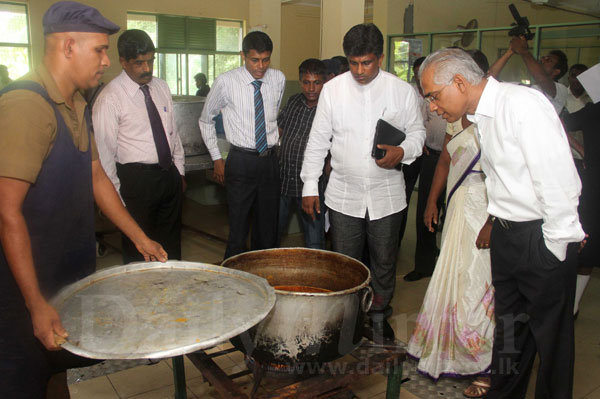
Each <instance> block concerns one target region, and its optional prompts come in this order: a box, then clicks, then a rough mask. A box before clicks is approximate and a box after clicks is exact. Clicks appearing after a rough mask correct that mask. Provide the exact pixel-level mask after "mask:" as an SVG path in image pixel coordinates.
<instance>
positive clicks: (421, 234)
mask: <svg viewBox="0 0 600 399" xmlns="http://www.w3.org/2000/svg"><path fill="white" fill-rule="evenodd" d="M421 158H422V161H421V174H420V177H419V196H418V197H417V215H416V224H417V248H416V249H415V271H417V272H419V273H421V274H423V275H430V274H432V273H433V269H434V268H435V258H436V257H437V256H438V254H439V252H440V251H439V249H438V247H437V242H436V233H435V232H433V233H432V232H430V231H429V230H428V229H427V226H425V222H424V221H423V215H424V214H425V208H426V207H427V197H428V196H429V191H430V190H431V183H432V182H433V175H434V173H435V167H436V165H437V162H438V159H440V153H439V151H434V150H432V149H429V155H427V154H425V153H423V155H422V156H421ZM443 197H444V196H443V195H440V198H438V211H439V214H441V207H442V204H443Z"/></svg>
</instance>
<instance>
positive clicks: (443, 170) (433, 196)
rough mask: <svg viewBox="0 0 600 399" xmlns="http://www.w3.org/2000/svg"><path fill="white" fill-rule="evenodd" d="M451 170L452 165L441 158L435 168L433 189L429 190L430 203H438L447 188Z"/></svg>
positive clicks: (428, 200) (428, 198)
mask: <svg viewBox="0 0 600 399" xmlns="http://www.w3.org/2000/svg"><path fill="white" fill-rule="evenodd" d="M449 170H450V164H449V163H448V162H446V161H445V160H444V159H443V158H442V157H440V159H439V161H438V163H437V166H436V167H435V173H434V175H433V181H432V182H431V189H430V190H429V196H428V197H427V202H428V203H432V204H435V203H437V200H438V198H439V197H440V195H441V194H442V191H444V188H445V187H446V180H447V179H448V171H449Z"/></svg>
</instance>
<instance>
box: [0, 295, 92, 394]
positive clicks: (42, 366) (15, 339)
mask: <svg viewBox="0 0 600 399" xmlns="http://www.w3.org/2000/svg"><path fill="white" fill-rule="evenodd" d="M0 314H1V315H2V317H1V320H0V330H1V334H0V397H2V398H7V399H8V398H10V399H43V398H45V397H46V384H47V383H48V379H49V378H50V377H51V376H52V375H54V374H57V373H60V372H63V371H65V370H67V369H69V368H78V367H87V366H91V365H93V364H96V363H99V362H101V360H93V359H86V358H83V357H80V356H77V355H74V354H72V353H71V352H67V351H66V350H64V349H63V350H60V351H57V352H50V351H48V350H46V349H45V348H44V347H43V345H42V344H41V343H40V341H39V340H38V339H37V338H36V337H35V336H34V335H33V325H32V323H31V317H30V316H29V312H28V311H27V309H26V308H25V305H24V304H23V305H22V306H21V307H19V306H18V305H16V306H15V305H11V306H8V307H7V306H4V305H3V304H2V303H0Z"/></svg>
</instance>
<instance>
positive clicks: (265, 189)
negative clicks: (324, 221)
mask: <svg viewBox="0 0 600 399" xmlns="http://www.w3.org/2000/svg"><path fill="white" fill-rule="evenodd" d="M272 52H273V42H272V41H271V39H270V38H269V36H268V35H267V34H266V33H263V32H250V33H248V34H247V35H246V37H244V40H243V41H242V52H241V54H242V58H243V59H244V66H241V67H239V68H236V69H233V70H231V71H229V72H225V73H224V74H222V75H220V76H219V77H217V79H215V81H214V83H213V86H212V88H211V89H210V92H209V93H208V97H207V98H206V103H205V104H204V109H203V110H202V115H201V116H200V120H199V125H200V131H201V132H202V138H203V139H204V144H206V148H207V149H208V152H209V153H210V156H211V158H212V160H213V162H214V178H215V180H216V181H217V182H219V183H221V184H224V185H225V188H226V189H227V205H228V208H229V238H228V240H227V249H226V250H225V259H227V258H229V257H230V256H233V255H237V254H239V253H241V252H244V251H245V250H246V239H247V236H248V232H249V231H250V220H252V239H251V249H252V250H256V249H265V248H273V247H276V246H277V239H278V235H277V222H278V209H279V190H280V183H279V159H278V157H277V153H276V148H277V143H278V141H279V131H278V129H277V112H278V110H279V105H280V104H281V98H282V96H283V90H284V88H285V76H284V75H283V73H282V72H281V71H278V70H276V69H273V68H269V65H270V63H271V53H272ZM219 112H222V113H223V123H224V126H225V137H226V138H227V141H228V142H229V143H230V144H231V147H230V151H229V155H228V156H227V163H225V161H224V160H223V158H222V157H221V152H220V151H219V147H218V146H217V135H216V130H215V121H214V118H215V117H216V116H217V115H218V114H219Z"/></svg>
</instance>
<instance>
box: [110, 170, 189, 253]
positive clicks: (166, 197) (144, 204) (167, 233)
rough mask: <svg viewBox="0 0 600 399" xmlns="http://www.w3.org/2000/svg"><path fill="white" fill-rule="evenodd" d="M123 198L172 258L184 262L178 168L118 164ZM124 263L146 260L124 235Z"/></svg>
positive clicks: (180, 183)
mask: <svg viewBox="0 0 600 399" xmlns="http://www.w3.org/2000/svg"><path fill="white" fill-rule="evenodd" d="M117 176H118V177H119V181H120V183H121V189H120V192H121V197H122V198H123V201H124V202H125V206H126V207H127V210H128V211H129V213H130V214H131V216H132V217H133V219H134V220H135V221H136V222H137V224H139V225H140V227H141V229H142V230H143V231H144V233H146V235H147V236H148V237H150V239H152V240H154V241H157V242H158V243H160V245H162V246H163V248H164V249H165V251H167V253H168V254H169V259H181V206H182V203H183V189H182V181H181V175H180V174H179V171H178V170H177V168H176V167H175V166H174V165H171V167H170V168H169V169H168V170H163V169H161V168H160V167H159V166H158V165H145V164H139V163H128V164H123V165H122V164H117ZM122 243H123V262H124V263H125V264H127V263H129V262H138V261H143V260H144V257H143V256H142V254H140V253H139V252H138V250H137V249H136V247H135V245H134V244H133V242H132V241H131V240H130V239H129V238H127V237H126V236H125V235H124V234H123V235H122Z"/></svg>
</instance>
